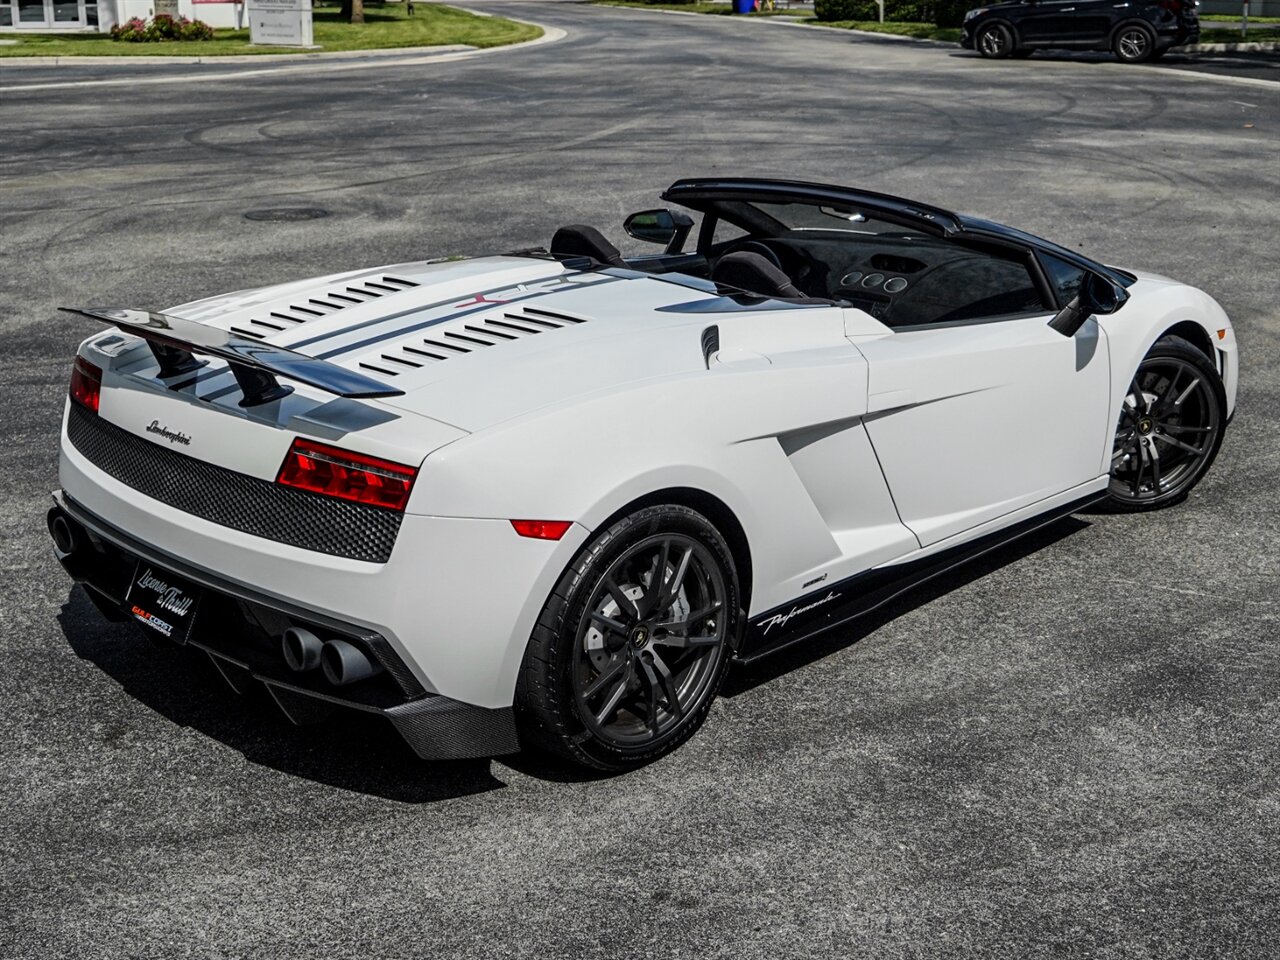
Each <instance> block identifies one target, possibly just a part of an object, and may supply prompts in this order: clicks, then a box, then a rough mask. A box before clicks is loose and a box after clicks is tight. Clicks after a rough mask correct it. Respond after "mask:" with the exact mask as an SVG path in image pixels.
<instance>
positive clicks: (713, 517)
mask: <svg viewBox="0 0 1280 960" xmlns="http://www.w3.org/2000/svg"><path fill="white" fill-rule="evenodd" d="M663 503H669V504H675V505H676V506H682V507H688V508H689V509H690V510H696V511H698V512H699V513H701V514H702V515H703V516H704V517H706V518H707V519H708V520H710V521H711V524H712V526H714V527H715V528H716V529H717V530H719V531H720V534H721V535H722V536H723V537H724V539H725V542H726V543H728V545H729V552H730V554H731V555H732V556H733V562H734V565H735V566H736V567H737V568H738V589H739V590H740V591H741V593H742V609H743V610H744V611H745V610H750V609H751V586H752V564H751V543H750V541H749V540H748V538H747V531H746V529H745V528H744V527H743V526H742V522H741V521H740V520H739V519H738V516H737V514H736V513H734V512H733V508H732V507H730V506H729V505H728V504H727V503H725V502H724V501H723V500H721V499H720V498H719V497H717V496H716V495H715V494H713V493H708V492H707V491H705V490H700V489H698V488H696V487H664V488H662V489H660V490H654V491H652V492H651V493H646V494H643V495H642V496H639V497H636V498H634V499H632V500H631V501H629V502H627V503H625V504H623V505H622V506H621V507H619V508H618V509H617V510H615V511H614V512H613V513H611V514H610V515H609V516H608V517H606V518H605V519H604V521H602V522H601V523H600V525H599V527H598V528H597V529H602V530H603V529H605V528H607V527H608V526H609V525H610V524H612V523H614V522H615V521H617V520H620V519H621V518H623V517H625V516H627V515H628V514H631V513H635V512H636V511H637V510H642V509H644V508H645V507H652V506H656V505H658V504H663Z"/></svg>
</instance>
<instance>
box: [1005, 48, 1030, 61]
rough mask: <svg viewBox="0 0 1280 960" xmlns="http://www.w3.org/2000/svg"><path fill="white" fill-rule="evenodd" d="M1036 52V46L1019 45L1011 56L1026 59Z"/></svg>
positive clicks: (1016, 58)
mask: <svg viewBox="0 0 1280 960" xmlns="http://www.w3.org/2000/svg"><path fill="white" fill-rule="evenodd" d="M1035 52H1036V51H1035V48H1034V47H1019V48H1018V49H1017V50H1014V51H1013V52H1012V53H1010V54H1009V56H1011V57H1013V59H1015V60H1026V59H1027V58H1028V57H1030V56H1031V55H1032V54H1033V53H1035Z"/></svg>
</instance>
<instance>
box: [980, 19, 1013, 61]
mask: <svg viewBox="0 0 1280 960" xmlns="http://www.w3.org/2000/svg"><path fill="white" fill-rule="evenodd" d="M977 46H978V53H980V54H982V55H983V56H984V57H987V58H988V59H991V60H1000V59H1003V58H1004V57H1007V56H1009V54H1011V53H1012V52H1013V33H1012V32H1011V31H1010V30H1009V28H1008V27H1006V26H1005V25H1004V24H1003V23H992V24H989V25H988V26H985V27H983V28H982V29H981V30H980V31H978V43H977Z"/></svg>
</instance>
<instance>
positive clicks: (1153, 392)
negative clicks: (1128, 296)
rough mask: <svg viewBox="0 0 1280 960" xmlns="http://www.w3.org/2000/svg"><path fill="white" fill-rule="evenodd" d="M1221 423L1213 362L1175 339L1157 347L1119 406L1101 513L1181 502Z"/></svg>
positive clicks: (1223, 412)
mask: <svg viewBox="0 0 1280 960" xmlns="http://www.w3.org/2000/svg"><path fill="white" fill-rule="evenodd" d="M1226 416H1227V396H1226V391H1225V390H1224V389H1223V386H1222V378H1221V377H1220V376H1219V375H1218V371H1217V368H1216V367H1215V366H1214V365H1213V362H1212V361H1211V360H1210V359H1209V358H1208V357H1206V356H1205V355H1204V353H1202V352H1201V351H1200V350H1197V349H1196V348H1195V347H1194V346H1192V344H1190V343H1189V342H1187V341H1186V340H1184V339H1182V338H1181V337H1172V336H1170V337H1162V338H1161V339H1159V340H1157V341H1156V343H1155V344H1154V345H1153V346H1152V348H1151V350H1150V351H1149V352H1148V353H1147V355H1146V356H1145V357H1144V358H1143V360H1142V363H1140V364H1139V365H1138V370H1137V372H1136V373H1135V374H1134V375H1133V379H1132V380H1131V381H1130V382H1129V386H1128V392H1127V393H1126V395H1125V397H1124V400H1123V401H1122V403H1121V407H1120V418H1119V421H1118V422H1117V424H1116V434H1115V442H1114V445H1113V447H1112V453H1111V482H1110V485H1109V486H1108V488H1107V494H1108V504H1109V506H1110V507H1111V508H1112V509H1113V510H1116V511H1121V512H1137V511H1141V510H1155V509H1158V508H1160V507H1167V506H1171V505H1173V504H1175V503H1178V502H1179V501H1181V500H1185V499H1186V497H1187V494H1188V493H1190V492H1191V488H1192V487H1194V486H1195V485H1196V484H1197V483H1199V482H1200V478H1201V477H1203V476H1204V473H1205V471H1206V470H1208V469H1209V465H1210V464H1212V463H1213V460H1214V458H1215V457H1216V456H1217V455H1218V448H1219V447H1221V446H1222V435H1223V430H1224V429H1225V427H1226Z"/></svg>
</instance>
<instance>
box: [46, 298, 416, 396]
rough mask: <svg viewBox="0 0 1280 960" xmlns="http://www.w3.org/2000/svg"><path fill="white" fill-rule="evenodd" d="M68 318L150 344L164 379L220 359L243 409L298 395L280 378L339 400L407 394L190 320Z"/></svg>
mask: <svg viewBox="0 0 1280 960" xmlns="http://www.w3.org/2000/svg"><path fill="white" fill-rule="evenodd" d="M60 309H61V310H62V311H63V312H64V313H74V314H77V315H79V316H82V317H89V318H91V319H93V320H99V321H101V322H102V323H109V324H111V325H112V326H116V327H119V328H120V329H121V330H123V331H125V332H126V333H132V334H135V335H136V336H139V337H142V338H143V339H145V340H146V341H147V345H148V346H149V347H150V348H151V352H152V353H153V354H154V355H155V358H156V362H157V363H159V364H160V376H161V378H163V379H168V378H170V377H177V376H181V375H183V374H187V373H191V372H192V371H194V370H198V369H200V368H201V367H203V366H204V365H205V364H206V363H207V362H208V361H206V360H198V359H196V357H195V354H197V353H199V354H203V355H205V356H209V357H217V358H218V359H219V360H225V361H227V363H228V364H230V365H231V372H232V374H234V375H235V378H236V382H237V383H238V384H239V385H240V389H241V390H242V391H243V393H244V399H243V400H241V401H240V405H241V406H242V407H252V406H257V405H258V404H261V403H269V402H271V401H272V400H279V399H281V398H282V397H286V396H288V395H289V394H290V393H292V392H293V387H290V386H285V385H282V384H281V383H280V382H279V381H277V380H276V377H277V376H279V377H284V378H286V379H288V380H296V381H298V382H299V383H305V384H307V385H308V386H311V387H315V388H317V389H319V390H323V391H325V392H326V393H332V394H334V395H336V396H339V397H352V398H372V397H399V396H403V395H404V391H403V390H397V389H395V388H394V387H389V386H387V385H386V384H385V383H382V382H381V381H378V380H374V379H373V378H372V377H366V376H364V374H360V373H356V372H355V371H353V370H348V369H347V368H346V367H340V366H338V365H337V364H336V363H330V362H329V361H327V360H320V359H319V358H317V357H308V356H307V355H306V354H302V353H298V352H296V351H294V350H288V349H285V348H284V347H278V346H276V345H274V344H270V343H264V342H262V341H261V340H254V339H251V338H250V337H243V336H239V335H237V334H234V333H232V332H230V331H229V330H222V329H220V328H218V327H211V326H209V325H207V324H204V323H197V322H196V321H194V320H184V319H183V318H182V317H174V316H170V315H169V314H165V313H151V312H148V311H146V310H121V309H105V308H100V307H86V308H83V309H81V308H72V307H61V308H60Z"/></svg>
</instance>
